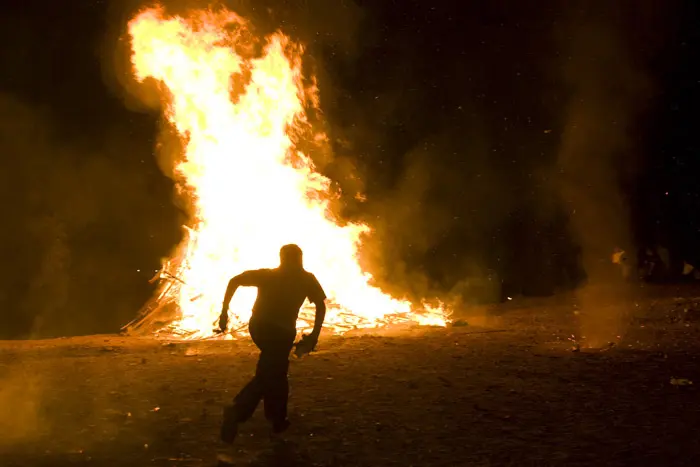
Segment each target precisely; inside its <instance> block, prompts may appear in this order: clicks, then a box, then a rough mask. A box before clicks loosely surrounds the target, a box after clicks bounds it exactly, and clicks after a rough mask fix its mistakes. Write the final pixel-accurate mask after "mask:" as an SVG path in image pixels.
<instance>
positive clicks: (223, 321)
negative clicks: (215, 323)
mask: <svg viewBox="0 0 700 467" xmlns="http://www.w3.org/2000/svg"><path fill="white" fill-rule="evenodd" d="M226 328H228V309H226V308H224V309H222V310H221V316H220V317H219V329H221V332H226Z"/></svg>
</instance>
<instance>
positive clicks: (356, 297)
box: [125, 6, 447, 339]
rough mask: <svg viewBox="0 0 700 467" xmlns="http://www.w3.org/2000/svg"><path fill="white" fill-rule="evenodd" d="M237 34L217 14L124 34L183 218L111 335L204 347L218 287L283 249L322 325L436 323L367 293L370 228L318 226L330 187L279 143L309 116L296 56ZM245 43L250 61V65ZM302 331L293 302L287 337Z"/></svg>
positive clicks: (235, 308)
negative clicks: (148, 91)
mask: <svg viewBox="0 0 700 467" xmlns="http://www.w3.org/2000/svg"><path fill="white" fill-rule="evenodd" d="M251 31H252V29H251V27H250V25H249V24H248V22H247V21H246V20H245V19H244V18H242V17H240V16H239V15H237V14H235V13H234V12H231V11H229V10H226V9H223V8H222V9H217V10H211V9H207V10H193V11H190V12H189V13H188V14H187V16H186V17H182V16H169V15H167V14H166V12H165V10H164V8H162V7H160V6H157V7H154V8H148V9H144V10H142V11H141V12H140V13H138V14H137V15H136V16H135V17H134V18H133V19H132V20H131V21H130V22H129V24H128V32H129V36H130V40H131V52H132V56H131V62H132V65H133V73H134V77H135V79H136V80H137V81H138V82H144V81H146V80H153V81H152V82H154V83H156V84H157V88H158V90H159V92H160V94H161V100H162V103H163V109H164V116H165V118H166V119H167V120H168V122H169V123H170V125H172V127H173V128H174V129H175V130H176V131H177V133H178V134H179V136H180V138H181V141H182V145H183V147H184V154H183V155H182V156H181V157H180V160H179V161H178V162H177V163H176V165H175V167H174V173H175V180H176V183H177V187H178V191H179V193H180V195H181V196H184V197H185V198H186V199H187V201H188V202H189V203H191V205H192V207H193V208H194V212H195V213H196V214H195V216H194V217H193V219H191V221H190V222H189V224H188V225H187V226H185V228H186V233H187V235H186V238H185V239H184V240H183V241H182V243H181V244H180V245H179V246H178V248H177V249H176V251H175V252H174V254H173V256H172V258H170V259H168V260H166V261H164V264H163V267H162V269H161V271H160V272H159V273H158V275H157V277H156V278H154V279H156V280H158V281H159V289H158V292H157V294H156V295H155V296H154V298H153V300H152V301H151V303H149V304H148V305H147V306H146V307H145V309H144V310H143V311H142V313H141V316H140V317H139V318H137V319H136V320H135V321H134V322H132V323H130V324H128V325H127V326H126V327H125V329H126V330H127V331H130V332H132V333H136V332H139V331H141V332H148V333H152V332H156V333H161V334H166V335H170V336H179V337H181V338H192V339H197V338H206V337H210V336H212V335H213V333H214V326H215V325H216V322H217V320H218V316H219V313H220V310H221V302H222V299H223V294H224V291H225V289H226V285H227V282H228V280H229V278H231V277H232V276H234V275H236V274H238V273H240V272H242V271H244V270H246V269H258V268H261V267H275V266H276V265H277V264H278V261H279V259H278V252H279V248H280V247H281V246H282V245H284V244H287V243H296V244H298V245H299V246H301V248H302V249H303V250H304V262H305V267H306V268H307V269H308V270H310V271H312V272H313V273H314V274H315V275H316V276H317V277H318V278H319V280H320V282H321V283H322V285H323V286H324V288H325V289H326V293H327V295H328V297H329V302H330V306H329V310H328V314H327V318H326V327H327V328H331V329H332V330H333V331H335V332H339V333H342V332H344V331H348V330H352V329H358V328H375V327H380V326H385V325H389V324H395V323H417V324H421V325H436V326H444V325H445V324H446V321H447V313H446V311H445V307H444V305H443V304H442V303H439V302H436V303H435V304H433V305H430V304H427V303H422V304H420V305H418V306H414V305H413V304H411V303H410V302H408V301H405V300H398V299H395V298H393V297H391V296H389V295H387V294H385V293H383V292H382V291H381V290H380V289H379V288H377V287H375V286H373V285H371V281H372V276H371V274H369V273H368V272H366V271H363V270H362V269H361V268H360V266H359V263H358V259H357V255H358V248H359V247H360V245H361V241H362V237H363V236H364V235H368V234H370V228H369V227H368V226H367V225H363V224H353V223H347V224H343V225H342V226H341V225H339V224H338V223H337V222H335V221H334V220H333V219H332V218H331V216H330V214H329V209H328V200H329V199H330V198H331V192H330V181H329V180H328V179H327V178H326V177H324V176H322V175H321V174H319V173H317V172H316V171H315V167H314V164H313V162H312V161H311V159H310V158H309V157H308V156H307V155H306V154H304V153H302V152H300V151H298V150H297V149H296V148H295V146H294V144H293V141H292V139H291V138H290V135H291V134H294V132H295V130H298V129H299V128H301V127H303V126H305V125H306V128H308V126H309V122H308V120H307V117H306V114H305V106H306V107H317V106H318V95H317V89H316V85H315V81H314V80H311V82H310V84H309V85H305V80H304V78H303V76H302V73H301V66H302V54H303V48H302V46H301V45H299V44H296V43H293V42H292V41H291V40H290V39H289V38H288V37H286V36H285V35H283V34H282V33H279V32H278V33H275V34H273V35H271V36H269V37H266V38H263V39H261V40H259V39H257V38H255V36H254V35H253V34H252V33H251ZM258 45H261V46H262V47H261V50H262V52H261V53H257V54H255V53H254V52H253V51H254V50H256V46H258ZM258 50H260V48H258ZM307 82H308V81H307ZM313 138H314V139H317V140H319V139H321V140H322V139H324V138H326V136H325V135H324V134H322V133H316V134H315V135H314V136H313ZM255 294H256V291H255V289H250V288H244V289H240V290H239V291H238V292H237V293H236V296H235V297H234V299H233V301H232V303H231V313H230V324H229V326H230V329H229V331H231V334H232V335H234V336H236V335H243V334H245V332H246V331H245V329H246V326H245V324H246V323H247V321H248V319H249V317H250V313H251V311H250V310H251V307H252V304H253V301H254V300H255ZM312 326H313V310H310V309H309V308H308V305H307V307H305V308H304V309H303V310H302V313H301V314H300V318H299V321H298V323H297V327H298V328H299V329H301V330H307V329H309V328H311V327H312Z"/></svg>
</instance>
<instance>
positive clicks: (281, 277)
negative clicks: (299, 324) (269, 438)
mask: <svg viewBox="0 0 700 467" xmlns="http://www.w3.org/2000/svg"><path fill="white" fill-rule="evenodd" d="M246 286H247V287H257V288H258V297H257V299H256V300H255V305H253V314H252V316H251V318H250V322H249V324H248V329H249V331H250V337H252V338H253V342H254V343H255V345H257V346H258V348H259V349H260V358H259V359H258V365H257V368H256V371H255V376H254V377H253V379H251V380H250V382H249V383H248V384H246V385H245V386H244V387H243V389H242V390H241V391H240V392H239V393H238V395H237V396H236V397H235V399H234V401H233V405H231V406H228V407H226V408H225V409H224V421H223V424H222V426H221V439H222V441H224V442H226V443H232V442H233V441H234V439H235V438H236V435H237V433H238V425H239V424H240V423H243V422H245V421H246V420H248V419H249V418H250V417H252V415H253V413H254V412H255V409H256V408H257V406H258V404H259V403H260V401H261V400H263V401H264V404H265V417H266V418H267V419H268V420H269V421H270V422H271V423H272V429H273V431H274V432H275V433H281V432H283V431H285V430H286V429H287V428H288V427H289V421H288V420H287V399H288V397H289V382H288V380H287V372H288V370H289V353H290V351H291V350H292V347H293V346H294V339H295V337H296V321H297V317H298V315H299V309H300V308H301V306H302V305H303V304H304V301H305V300H306V299H307V298H308V299H309V301H310V302H311V303H313V304H314V305H316V317H315V320H314V328H313V331H312V332H311V334H310V335H308V336H305V338H304V344H305V345H307V346H308V348H309V350H311V349H313V348H314V347H315V345H316V343H317V342H318V336H319V334H320V333H321V327H322V326H323V320H324V319H325V316H326V304H325V302H324V300H325V299H326V294H325V292H324V291H323V288H322V287H321V284H319V282H318V280H316V277H315V276H314V275H313V274H311V273H310V272H308V271H306V270H305V269H304V265H303V253H302V251H301V248H299V247H298V246H297V245H285V246H283V247H282V248H281V249H280V265H279V267H278V268H275V269H257V270H253V271H245V272H244V273H242V274H239V275H238V276H236V277H234V278H233V279H231V280H230V281H229V283H228V287H227V288H226V295H225V296H224V303H223V307H222V309H221V317H220V318H219V327H220V328H221V330H222V331H226V328H227V326H228V306H229V303H230V302H231V298H232V297H233V294H234V293H235V292H236V289H238V287H246Z"/></svg>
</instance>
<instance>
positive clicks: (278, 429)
mask: <svg viewBox="0 0 700 467" xmlns="http://www.w3.org/2000/svg"><path fill="white" fill-rule="evenodd" d="M289 425H291V423H289V420H287V419H284V420H281V421H278V422H273V423H272V432H273V433H275V434H279V433H283V432H285V431H287V428H289Z"/></svg>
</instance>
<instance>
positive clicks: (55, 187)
mask: <svg viewBox="0 0 700 467" xmlns="http://www.w3.org/2000/svg"><path fill="white" fill-rule="evenodd" d="M0 119H2V122H3V125H2V129H0V151H1V152H2V153H3V154H4V157H3V158H2V159H0V170H1V171H2V173H5V174H10V175H11V176H9V177H7V180H6V182H5V183H3V184H2V188H0V190H2V193H1V194H2V196H3V199H6V200H11V202H8V203H6V208H5V212H4V216H5V219H6V220H7V224H6V228H4V229H2V233H1V234H0V235H1V237H0V242H1V243H2V245H3V246H5V247H6V254H4V255H3V260H4V267H3V275H2V277H3V280H2V285H1V286H0V292H1V293H0V309H1V310H2V318H3V323H4V324H3V326H1V327H0V329H1V331H0V337H2V338H11V337H47V336H57V335H74V334H82V333H95V332H110V331H112V332H113V331H115V330H117V329H119V326H120V325H121V324H123V323H124V322H125V321H127V320H128V319H129V318H130V317H131V316H133V314H134V313H135V311H136V310H138V307H139V306H140V304H141V303H142V302H143V301H144V300H145V298H146V297H147V296H148V294H149V293H150V291H149V290H148V285H147V280H148V278H149V277H150V276H151V275H152V274H153V270H154V269H155V268H156V267H157V266H158V261H159V255H162V254H163V253H164V249H165V250H167V249H168V248H170V245H171V244H172V243H174V242H175V241H177V237H176V235H174V234H173V233H171V232H173V231H175V232H176V231H177V230H176V229H173V227H172V223H173V221H175V222H177V217H176V216H175V215H173V214H174V213H173V212H172V208H169V207H168V205H167V204H163V195H162V194H159V193H158V192H162V191H163V188H164V187H163V186H162V185H163V182H162V181H159V180H157V179H156V180H155V181H154V178H153V175H154V174H156V173H155V172H154V171H153V170H152V169H151V170H149V169H147V167H148V166H146V165H145V164H142V163H140V162H139V161H140V160H144V159H145V158H146V157H148V158H151V157H152V156H151V155H150V149H149V148H148V146H143V145H140V144H139V143H135V144H129V143H127V142H128V141H130V136H131V135H130V134H129V133H130V132H129V130H127V129H123V128H122V129H120V128H117V127H113V128H112V132H111V134H109V135H108V136H106V137H105V139H104V140H102V141H98V142H95V141H87V140H86V139H83V140H78V141H76V140H72V141H67V140H65V139H62V138H60V137H59V136H58V134H57V133H58V130H59V129H60V125H59V124H58V123H57V122H56V121H55V120H54V117H53V115H52V113H51V112H50V111H39V110H36V109H34V108H33V107H31V106H30V105H28V104H26V103H24V102H22V101H21V100H19V99H17V98H15V97H10V96H0ZM132 134H133V133H132ZM144 149H145V150H146V152H145V154H144ZM124 154H128V155H130V156H131V157H134V156H135V157H136V158H137V159H136V161H133V159H132V160H128V159H127V160H125V159H124V157H123V155H124ZM159 184H160V185H159ZM165 188H166V190H167V185H166V187H165ZM163 226H165V227H166V229H164V230H165V232H159V231H158V229H159V228H162V227H163ZM149 270H150V271H149ZM125 291H127V292H126V293H125Z"/></svg>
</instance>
